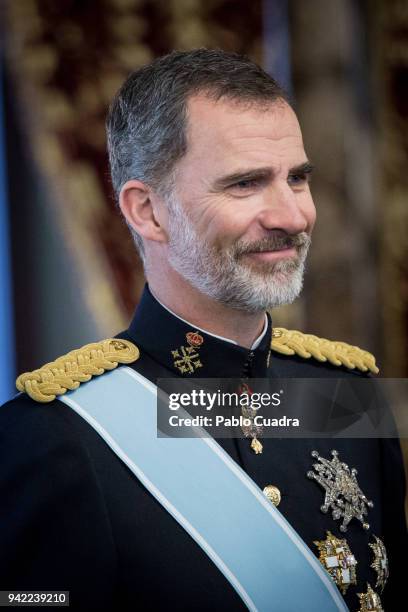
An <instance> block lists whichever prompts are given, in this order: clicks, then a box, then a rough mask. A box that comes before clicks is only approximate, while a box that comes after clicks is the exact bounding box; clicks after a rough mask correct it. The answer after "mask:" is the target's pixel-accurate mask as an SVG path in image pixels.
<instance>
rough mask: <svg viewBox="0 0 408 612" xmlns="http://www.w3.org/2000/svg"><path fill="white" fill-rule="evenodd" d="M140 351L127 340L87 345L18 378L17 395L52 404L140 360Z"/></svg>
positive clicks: (114, 339)
mask: <svg viewBox="0 0 408 612" xmlns="http://www.w3.org/2000/svg"><path fill="white" fill-rule="evenodd" d="M139 354H140V353H139V349H138V348H137V346H135V345H134V344H132V342H129V341H128V340H122V339H116V338H108V339H107V340H102V341H101V342H93V343H92V344H86V345H85V346H83V347H82V348H80V349H76V350H74V351H71V352H70V353H67V355H63V356H62V357H59V358H58V359H56V360H55V361H52V362H51V363H47V364H46V365H44V366H43V367H42V368H39V369H38V370H34V371H33V372H25V373H24V374H20V376H19V377H18V378H17V380H16V387H17V389H18V390H19V391H23V392H25V393H27V394H28V395H29V396H30V397H32V398H33V399H34V400H36V401H37V402H52V401H53V400H54V399H55V398H56V396H57V395H62V394H63V393H65V392H66V391H67V390H68V389H70V390H72V389H77V388H78V387H79V385H80V384H81V383H82V382H87V381H88V380H90V379H91V378H92V376H100V375H101V374H103V373H104V372H105V371H106V370H114V369H115V368H116V367H117V366H118V364H119V363H132V362H133V361H136V360H137V359H138V358H139Z"/></svg>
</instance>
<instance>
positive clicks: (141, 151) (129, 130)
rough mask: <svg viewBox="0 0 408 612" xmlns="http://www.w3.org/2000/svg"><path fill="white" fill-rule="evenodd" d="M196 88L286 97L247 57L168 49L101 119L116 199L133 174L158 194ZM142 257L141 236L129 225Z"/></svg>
mask: <svg viewBox="0 0 408 612" xmlns="http://www.w3.org/2000/svg"><path fill="white" fill-rule="evenodd" d="M199 93H205V94H206V95H208V96H209V97H210V98H213V99H215V100H219V99H221V98H227V99H230V100H232V101H236V102H238V103H243V104H253V103H257V104H262V105H264V104H265V103H266V104H267V103H271V102H274V101H277V100H278V99H283V100H286V101H288V98H287V95H286V93H285V92H284V90H283V89H282V88H281V87H280V86H279V85H278V83H276V81H275V80H274V79H273V78H272V77H271V76H270V75H269V74H267V73H266V72H265V71H264V70H262V68H260V67H259V66H258V65H257V64H255V63H254V62H253V61H252V60H250V59H249V58H247V57H245V56H243V55H238V54H237V53H229V52H226V51H222V50H218V49H194V50H192V51H173V52H172V53H170V54H169V55H165V56H163V57H159V58H158V59H156V60H154V61H153V62H152V63H151V64H148V65H146V66H143V67H142V68H140V70H136V71H135V72H132V73H131V74H130V75H129V77H128V78H127V79H126V81H125V82H124V84H123V85H122V87H121V88H120V90H119V91H118V93H117V94H116V96H115V98H114V100H113V102H112V104H111V106H110V109H109V114H108V118H107V122H106V130H107V142H108V152H109V162H110V168H111V176H112V184H113V189H114V192H115V196H116V198H118V196H119V193H120V190H121V188H122V186H123V185H124V184H125V183H126V182H127V181H129V180H131V179H138V180H140V181H143V182H144V183H146V184H148V185H149V186H150V187H152V188H153V189H154V190H155V191H157V192H158V193H159V194H161V195H163V196H167V195H168V194H169V192H170V191H171V189H172V175H173V170H174V168H175V164H176V162H177V161H178V160H179V159H180V158H182V157H183V155H184V154H185V153H186V150H187V138H186V117H187V102H188V99H189V98H190V97H191V96H193V95H197V94H199ZM132 234H133V238H134V240H135V243H136V246H137V248H138V250H139V253H140V255H141V257H142V259H144V248H143V240H142V238H141V236H139V234H137V233H136V232H135V231H134V230H132Z"/></svg>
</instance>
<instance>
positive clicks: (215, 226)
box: [193, 198, 250, 247]
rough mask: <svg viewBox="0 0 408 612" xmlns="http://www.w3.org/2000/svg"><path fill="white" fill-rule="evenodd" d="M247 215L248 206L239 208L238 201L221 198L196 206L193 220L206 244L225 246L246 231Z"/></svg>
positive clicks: (248, 220) (248, 221) (248, 219)
mask: <svg viewBox="0 0 408 612" xmlns="http://www.w3.org/2000/svg"><path fill="white" fill-rule="evenodd" d="M201 204H203V203H201ZM249 217H250V215H249V214H248V208H243V209H240V207H239V203H238V202H235V201H234V202H231V200H230V199H228V198H222V199H219V200H217V201H208V202H206V204H205V205H204V206H203V205H201V206H200V207H197V208H196V210H195V214H194V218H193V222H194V225H195V227H196V230H197V232H198V234H199V235H200V237H201V238H202V239H203V240H206V241H207V242H208V244H211V245H216V246H222V247H225V246H227V245H228V244H230V243H232V242H235V241H236V239H237V238H239V237H240V236H241V235H242V234H244V233H245V232H246V230H247V227H248V225H249V223H250V218H249Z"/></svg>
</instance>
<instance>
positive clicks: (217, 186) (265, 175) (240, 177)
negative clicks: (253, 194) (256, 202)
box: [213, 161, 314, 191]
mask: <svg viewBox="0 0 408 612" xmlns="http://www.w3.org/2000/svg"><path fill="white" fill-rule="evenodd" d="M313 170H314V165H313V164H312V163H311V162H310V161H305V162H303V163H302V164H298V165H297V166H293V167H292V168H290V170H289V173H288V176H295V175H296V174H306V175H311V174H312V172H313ZM274 174H275V173H274V171H273V169H272V168H270V167H265V168H251V169H244V168H243V169H242V170H237V171H236V172H233V173H232V174H227V175H225V176H221V177H219V178H217V179H216V180H215V182H214V186H213V188H214V190H215V191H218V190H221V189H225V188H226V187H228V186H230V185H232V184H234V183H238V182H239V181H250V180H255V179H258V180H268V179H271V178H272V177H273V176H274Z"/></svg>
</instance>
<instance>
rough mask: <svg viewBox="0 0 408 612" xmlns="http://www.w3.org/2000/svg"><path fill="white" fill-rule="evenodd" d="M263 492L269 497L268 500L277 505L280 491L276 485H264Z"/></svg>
mask: <svg viewBox="0 0 408 612" xmlns="http://www.w3.org/2000/svg"><path fill="white" fill-rule="evenodd" d="M263 494H264V495H265V497H267V498H268V499H269V501H270V502H272V503H273V505H274V506H279V504H280V500H281V492H280V491H279V489H278V487H274V486H273V485H266V487H265V488H264V490H263Z"/></svg>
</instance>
